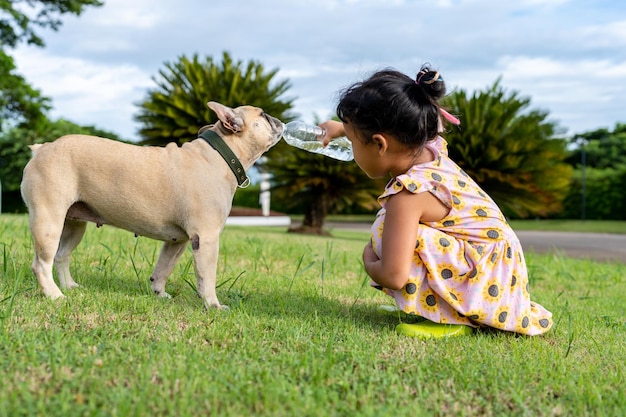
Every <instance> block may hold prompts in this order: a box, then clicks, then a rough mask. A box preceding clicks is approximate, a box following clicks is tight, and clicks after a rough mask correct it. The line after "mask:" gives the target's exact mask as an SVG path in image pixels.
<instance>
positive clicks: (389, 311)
mask: <svg viewBox="0 0 626 417" xmlns="http://www.w3.org/2000/svg"><path fill="white" fill-rule="evenodd" d="M376 312H378V314H382V315H385V316H397V315H398V314H406V313H405V312H404V311H402V310H400V309H399V308H398V307H397V306H392V305H381V306H378V308H376Z"/></svg>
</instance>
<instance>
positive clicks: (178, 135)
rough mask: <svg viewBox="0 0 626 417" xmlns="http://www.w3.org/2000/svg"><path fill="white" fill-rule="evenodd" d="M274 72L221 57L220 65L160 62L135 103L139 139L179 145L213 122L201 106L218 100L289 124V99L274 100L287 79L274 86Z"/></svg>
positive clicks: (209, 60) (225, 55)
mask: <svg viewBox="0 0 626 417" xmlns="http://www.w3.org/2000/svg"><path fill="white" fill-rule="evenodd" d="M277 72H278V69H274V70H272V71H269V72H266V71H265V69H264V68H263V65H261V64H260V63H258V62H255V61H249V62H248V63H247V64H245V65H244V63H243V62H242V61H237V62H235V61H233V59H232V58H231V57H230V55H229V54H228V53H227V52H224V53H223V55H222V61H221V62H220V63H216V62H215V61H214V60H213V58H211V57H207V58H205V59H204V60H201V59H200V58H199V57H198V56H197V55H194V56H193V57H191V58H187V57H186V56H184V55H183V56H181V57H180V58H179V60H178V62H176V63H173V64H172V63H166V64H165V69H163V70H160V71H159V77H158V78H157V77H153V80H154V82H155V83H156V84H157V87H156V88H155V89H152V90H149V91H148V97H147V98H146V99H145V100H144V101H143V102H141V103H139V104H138V106H139V107H140V112H139V114H138V115H137V116H136V117H135V119H136V120H137V121H139V122H141V123H142V124H143V127H142V128H141V129H140V130H139V134H140V135H141V137H142V138H143V140H142V141H141V143H142V144H144V145H164V144H167V143H169V142H176V143H178V144H181V143H183V142H186V141H188V140H190V139H194V138H196V137H197V132H198V129H199V128H200V127H202V126H204V125H206V124H211V123H215V122H216V121H217V117H216V116H215V115H214V114H213V113H212V112H211V111H210V110H209V109H208V107H207V106H206V103H207V102H208V101H210V100H214V101H218V102H220V103H222V104H224V105H226V106H229V107H237V106H240V105H244V104H249V105H253V106H257V107H261V108H263V110H265V112H266V113H268V114H271V115H272V116H274V117H278V118H279V119H281V120H286V121H287V120H289V119H290V118H291V117H292V116H290V114H289V113H288V111H289V110H290V109H291V107H292V102H293V99H289V100H280V97H281V96H282V95H283V94H284V93H285V92H286V91H287V90H288V89H289V87H290V85H289V82H288V81H287V80H283V81H279V82H275V80H274V77H275V75H276V73H277Z"/></svg>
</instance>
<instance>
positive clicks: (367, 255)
mask: <svg viewBox="0 0 626 417" xmlns="http://www.w3.org/2000/svg"><path fill="white" fill-rule="evenodd" d="M378 261H380V258H379V257H378V255H376V252H374V248H373V247H372V242H371V241H370V242H369V243H368V244H367V245H365V248H364V249H363V264H364V265H365V270H367V265H371V264H372V263H374V262H378Z"/></svg>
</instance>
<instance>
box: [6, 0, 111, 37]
mask: <svg viewBox="0 0 626 417" xmlns="http://www.w3.org/2000/svg"><path fill="white" fill-rule="evenodd" d="M102 4H103V2H102V1H100V0H9V1H7V0H3V1H0V45H4V46H6V47H9V48H15V47H16V46H17V44H18V43H20V42H26V43H27V44H32V45H37V46H44V45H45V44H44V41H43V39H42V38H41V37H40V36H39V35H38V34H37V33H36V32H35V29H36V27H39V28H50V29H52V30H55V31H56V30H58V29H59V27H60V26H61V20H60V19H59V17H58V16H59V15H62V14H67V13H69V14H74V15H77V16H78V15H80V14H81V13H82V12H83V11H84V9H85V7H87V6H102ZM17 5H19V7H17ZM7 16H8V17H7Z"/></svg>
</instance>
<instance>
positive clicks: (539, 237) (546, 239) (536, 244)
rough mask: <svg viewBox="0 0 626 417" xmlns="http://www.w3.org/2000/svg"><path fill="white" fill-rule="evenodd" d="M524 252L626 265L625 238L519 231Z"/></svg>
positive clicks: (336, 225)
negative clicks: (555, 254) (560, 255)
mask: <svg viewBox="0 0 626 417" xmlns="http://www.w3.org/2000/svg"><path fill="white" fill-rule="evenodd" d="M326 227H327V228H329V229H344V230H358V231H369V228H370V225H369V224H367V223H341V222H327V224H326ZM516 233H517V236H518V237H519V240H520V242H521V243H522V247H523V248H524V251H526V252H528V253H532V252H535V253H559V254H563V255H567V256H569V257H572V258H582V259H593V260H597V261H611V262H620V263H626V235H623V234H622V235H620V234H609V233H576V232H550V231H530V230H520V231H517V232H516Z"/></svg>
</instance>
